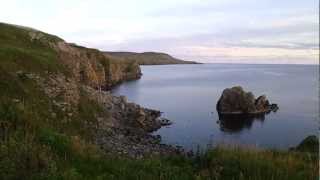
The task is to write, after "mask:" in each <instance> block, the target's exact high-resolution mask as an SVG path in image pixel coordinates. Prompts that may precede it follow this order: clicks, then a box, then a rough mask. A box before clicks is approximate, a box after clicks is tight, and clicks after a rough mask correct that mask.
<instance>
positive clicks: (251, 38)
mask: <svg viewBox="0 0 320 180" xmlns="http://www.w3.org/2000/svg"><path fill="white" fill-rule="evenodd" d="M317 3H318V2H316V1H301V0H282V1H276V0H261V1H259V3H257V1H256V0H223V1H221V0H203V1H198V0H162V1H150V0H109V1H103V0H92V1H87V0H77V1H76V0H70V1H62V0H55V1H54V0H48V1H40V0H32V1H22V0H21V1H20V0H11V1H6V2H4V3H3V4H2V6H1V7H0V21H4V22H9V23H15V24H20V25H24V26H30V27H34V28H37V29H40V30H43V31H46V32H49V33H52V34H56V35H58V36H60V37H62V38H64V39H65V40H67V41H69V42H75V43H78V44H80V45H85V46H89V47H93V48H99V49H101V50H122V51H126V50H129V51H139V52H141V51H163V52H167V53H170V54H173V55H175V56H177V57H180V58H187V59H191V60H199V59H201V60H202V59H206V60H205V61H206V62H209V61H210V59H211V61H212V62H214V60H212V59H217V58H219V59H221V60H222V59H223V58H225V59H226V62H228V61H229V60H230V58H232V59H235V58H236V57H237V56H239V59H245V58H251V59H254V58H259V59H265V60H264V61H268V60H269V59H276V58H279V59H282V62H291V61H290V60H289V61H287V60H285V59H286V58H287V59H292V61H293V60H297V59H300V61H303V62H306V63H309V62H311V61H310V59H312V62H313V63H317V62H316V61H315V60H314V59H316V58H317V56H318V54H319V34H318V32H319V26H318V24H319V19H318V13H319V9H318V8H317V7H318V4H317ZM240 56H241V57H240ZM302 59H305V60H302ZM241 61H242V60H241ZM239 62H240V60H239Z"/></svg>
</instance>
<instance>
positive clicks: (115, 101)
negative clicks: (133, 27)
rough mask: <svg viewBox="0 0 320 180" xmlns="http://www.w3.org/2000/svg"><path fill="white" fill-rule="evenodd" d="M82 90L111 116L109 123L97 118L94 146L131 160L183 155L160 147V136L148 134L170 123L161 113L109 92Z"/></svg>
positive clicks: (178, 150) (172, 147) (161, 145)
mask: <svg viewBox="0 0 320 180" xmlns="http://www.w3.org/2000/svg"><path fill="white" fill-rule="evenodd" d="M83 88H84V90H85V91H86V92H87V93H88V94H89V97H90V98H91V99H92V100H95V101H97V102H98V103H99V104H100V105H102V107H103V108H105V110H106V111H108V112H109V113H110V117H109V118H108V120H106V119H105V117H98V119H99V121H98V126H97V129H96V132H97V133H96V137H95V139H96V144H98V145H99V146H100V147H101V148H102V149H103V150H104V151H106V152H108V153H117V154H121V155H126V156H129V157H133V158H141V157H145V156H153V155H169V154H170V155H172V154H181V153H183V150H182V149H181V148H179V147H175V146H171V145H167V144H162V143H161V136H160V135H152V134H151V132H153V131H156V130H158V129H160V128H161V127H163V126H167V125H170V124H171V121H170V120H168V119H165V118H162V117H161V112H160V111H158V110H153V109H148V108H144V107H141V106H140V105H138V104H135V103H131V102H128V101H127V98H126V97H125V96H114V95H112V94H111V93H110V92H109V91H97V90H95V89H93V88H90V87H88V86H86V87H83Z"/></svg>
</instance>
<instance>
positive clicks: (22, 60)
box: [0, 23, 64, 74]
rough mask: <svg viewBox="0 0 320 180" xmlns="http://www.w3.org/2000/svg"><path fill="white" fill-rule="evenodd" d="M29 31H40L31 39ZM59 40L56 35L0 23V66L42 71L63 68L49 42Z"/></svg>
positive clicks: (55, 70) (9, 69)
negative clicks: (38, 34)
mask: <svg viewBox="0 0 320 180" xmlns="http://www.w3.org/2000/svg"><path fill="white" fill-rule="evenodd" d="M30 31H32V32H36V33H41V34H43V36H42V37H41V38H40V39H34V40H32V39H31V36H30V35H29V33H30ZM58 41H61V39H59V38H58V37H55V36H52V35H48V34H46V33H43V32H39V31H35V30H27V29H21V28H17V27H15V26H12V25H8V24H3V23H0V62H1V63H0V67H2V68H4V69H6V70H8V71H11V72H14V71H19V70H22V71H26V72H37V73H42V74H43V72H45V71H49V72H57V71H61V70H63V69H64V68H63V66H61V64H59V62H58V57H57V53H56V52H55V50H54V49H52V48H51V47H50V43H55V42H58Z"/></svg>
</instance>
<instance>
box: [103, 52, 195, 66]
mask: <svg viewBox="0 0 320 180" xmlns="http://www.w3.org/2000/svg"><path fill="white" fill-rule="evenodd" d="M104 53H105V54H107V55H111V56H115V57H120V58H123V59H124V60H126V61H136V62H137V63H138V64H140V65H165V64H199V63H197V62H194V61H184V60H180V59H177V58H174V57H172V56H170V55H169V54H165V53H159V52H143V53H135V52H104Z"/></svg>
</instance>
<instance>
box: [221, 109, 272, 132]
mask: <svg viewBox="0 0 320 180" xmlns="http://www.w3.org/2000/svg"><path fill="white" fill-rule="evenodd" d="M266 114H269V113H261V114H236V115H235V114H220V115H219V120H218V121H217V123H218V124H219V126H220V130H221V131H223V132H227V133H238V132H241V131H242V130H243V129H250V128H251V127H252V124H253V123H254V122H255V121H259V122H264V120H265V116H266Z"/></svg>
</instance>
